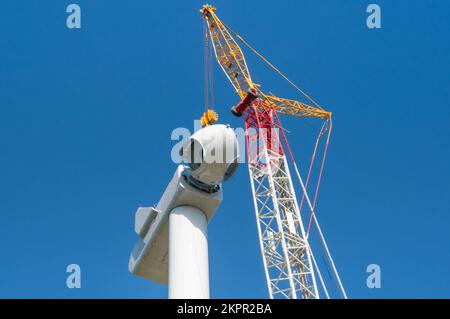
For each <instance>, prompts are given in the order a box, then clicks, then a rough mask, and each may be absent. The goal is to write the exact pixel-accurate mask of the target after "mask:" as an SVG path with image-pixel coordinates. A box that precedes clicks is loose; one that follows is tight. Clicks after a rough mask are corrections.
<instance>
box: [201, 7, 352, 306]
mask: <svg viewBox="0 0 450 319" xmlns="http://www.w3.org/2000/svg"><path fill="white" fill-rule="evenodd" d="M200 12H201V13H202V17H203V18H204V21H205V37H206V41H207V43H209V44H210V46H211V47H212V49H213V52H214V56H215V59H216V60H217V62H218V64H219V66H220V68H221V69H222V71H223V72H224V74H225V75H226V77H227V78H228V80H229V82H230V83H231V84H232V86H233V88H234V91H235V93H237V95H238V96H239V98H240V102H239V103H238V104H237V105H235V106H234V107H232V108H231V112H232V113H233V114H234V115H236V116H238V117H242V118H243V119H244V123H245V129H246V153H247V154H246V155H247V161H248V171H249V175H250V184H251V189H252V195H253V204H254V210H255V216H256V220H257V222H256V223H257V229H258V237H259V244H260V249H261V254H262V261H263V265H264V270H265V277H266V282H267V288H268V292H269V297H270V298H291V299H299V298H303V299H316V298H320V297H321V294H324V295H325V296H326V297H328V298H329V297H330V294H329V292H328V289H327V285H326V284H325V280H324V278H323V276H322V274H321V272H320V269H319V266H318V263H317V261H316V259H315V257H314V254H313V251H312V249H311V245H310V244H309V240H308V234H309V229H310V227H311V224H312V222H314V225H315V226H316V228H317V230H318V233H319V235H320V238H321V240H322V241H321V242H322V244H323V247H324V248H325V249H324V250H325V252H326V256H327V258H328V261H329V264H330V265H331V268H332V273H333V275H334V276H335V279H336V281H337V283H338V289H339V291H340V293H341V295H342V296H343V297H344V298H347V295H346V293H345V290H344V288H343V285H342V282H341V280H340V277H339V275H338V272H337V270H336V267H335V264H334V261H333V259H332V257H331V254H330V251H329V249H328V245H327V244H326V241H325V238H324V236H323V233H322V230H321V229H320V226H319V223H318V221H317V216H316V214H315V212H314V207H315V204H316V199H317V191H318V186H317V189H316V194H315V196H314V199H313V201H311V200H310V198H309V196H308V193H307V186H308V181H309V179H310V173H311V167H312V162H311V166H310V170H309V173H308V178H307V179H306V183H304V182H303V179H302V178H301V176H300V173H299V170H298V167H297V164H296V162H295V159H294V157H293V155H292V152H291V149H290V146H289V144H288V141H287V138H286V134H285V132H284V129H283V127H282V126H281V122H280V120H279V117H278V114H286V115H290V116H297V117H313V118H318V119H320V120H322V121H323V122H324V124H323V126H322V130H321V133H320V134H319V136H321V134H322V135H323V134H324V133H325V132H326V131H327V132H328V138H327V143H326V147H328V141H329V133H331V123H332V122H331V112H328V111H326V110H325V109H323V108H322V107H321V106H320V105H319V104H318V103H316V102H315V101H314V100H313V99H312V98H311V97H309V96H308V95H307V94H306V93H305V92H303V91H302V90H301V89H300V88H298V87H297V86H296V85H295V84H294V83H293V82H291V81H290V80H289V79H288V78H287V77H286V76H284V75H283V74H282V73H281V72H280V71H279V70H278V69H276V68H275V67H274V66H273V65H272V64H271V63H270V62H269V61H267V59H265V58H264V57H263V56H262V55H261V54H259V53H258V52H257V51H256V50H255V49H253V47H251V46H250V45H249V44H248V43H247V42H246V41H245V40H244V39H243V38H242V37H241V36H239V35H238V34H237V33H235V32H234V31H233V30H231V28H229V27H228V26H227V25H225V24H224V23H223V22H222V21H221V20H220V19H219V18H218V16H217V15H216V13H215V12H216V8H215V7H214V6H212V5H209V4H206V5H204V6H203V7H202V8H201V10H200ZM235 38H236V39H238V40H239V41H240V42H242V43H243V44H245V45H246V46H247V47H248V48H249V49H250V50H252V51H253V52H254V53H255V54H256V55H258V57H260V58H261V59H262V60H263V61H264V62H266V63H267V64H268V65H269V67H271V68H272V69H273V70H274V71H276V72H277V73H279V74H280V75H281V76H282V77H283V78H284V79H286V80H287V81H289V83H291V84H292V85H293V86H294V87H295V88H296V89H297V90H299V91H300V92H301V93H302V94H303V95H304V96H306V97H307V99H308V100H309V101H311V103H310V104H313V105H310V104H306V103H303V102H300V101H296V100H292V99H287V98H281V97H277V96H274V95H272V94H266V93H264V92H263V91H262V90H261V86H260V85H259V84H257V83H254V82H253V80H252V77H251V73H250V71H249V68H248V66H247V62H246V59H245V56H244V54H243V51H242V49H241V47H240V46H239V44H238V42H237V41H236V39H235ZM217 118H218V115H217V113H216V112H215V111H213V110H207V111H206V112H205V113H204V115H203V117H202V119H201V122H202V124H203V125H209V124H212V123H213V122H214V121H216V120H217ZM316 149H317V143H316ZM316 149H315V151H314V155H315V152H316ZM286 151H287V152H286ZM287 155H289V156H290V157H291V160H292V162H293V165H294V170H295V172H296V174H297V177H298V179H299V182H300V184H301V188H302V192H301V193H302V199H301V202H300V205H299V202H298V201H297V195H296V192H295V189H294V186H293V181H292V178H291V173H290V170H289V165H288V161H287ZM314 155H313V158H314ZM322 170H323V162H322V166H321V171H320V177H321V175H322ZM320 177H319V182H318V184H317V185H319V184H320ZM304 202H306V204H307V205H308V207H309V210H310V212H311V216H310V221H309V223H308V228H307V229H305V228H306V227H305V225H304V223H303V220H302V215H301V206H302V205H303V203H304ZM319 287H321V288H319Z"/></svg>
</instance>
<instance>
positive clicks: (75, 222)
mask: <svg viewBox="0 0 450 319" xmlns="http://www.w3.org/2000/svg"><path fill="white" fill-rule="evenodd" d="M374 2H375V1H374ZM69 3H70V2H69V1H66V2H65V1H39V2H37V1H26V0H20V1H12V0H9V1H3V2H2V4H1V12H0V48H1V49H0V105H1V110H2V113H1V116H0V252H1V254H2V262H1V263H0V273H1V274H2V276H1V280H0V297H42V298H48V297H62V298H78V297H87V298H91V297H99V298H109V297H124V298H152V297H157V298H165V297H166V287H164V286H162V285H159V284H156V283H152V282H149V281H146V280H143V279H141V278H136V277H133V276H132V275H131V274H129V273H128V270H127V265H128V257H129V253H130V250H131V248H132V246H133V245H134V243H135V241H136V240H137V237H136V235H135V233H134V231H133V228H134V220H133V219H134V212H135V209H136V207H137V206H139V205H153V204H155V203H156V202H157V201H158V200H159V197H160V195H161V194H162V191H163V190H164V188H165V186H166V184H167V182H168V181H169V179H170V177H171V176H172V174H173V172H174V170H175V168H176V166H175V164H174V163H172V162H171V159H170V152H171V149H172V146H173V145H174V144H175V141H171V139H170V135H171V132H172V130H173V129H174V128H176V127H187V128H192V126H193V122H192V121H193V120H194V119H196V118H198V117H199V116H200V115H201V113H202V111H203V56H202V54H203V47H202V24H201V20H200V14H199V12H198V9H199V8H200V7H201V5H202V4H203V3H202V2H201V1H180V0H178V1H172V2H171V3H170V4H166V3H164V2H162V1H160V2H154V1H151V2H149V1H143V0H139V1H114V2H111V1H100V0H98V1H85V0H84V1H81V0H79V1H76V3H78V4H79V5H80V6H81V10H82V28H81V30H69V29H68V28H67V27H66V26H65V19H66V16H67V14H66V12H65V8H66V6H67V5H68V4H69ZM369 3H371V2H369V1H356V0H354V1H344V0H326V1H320V2H319V1H312V0H302V1H278V2H274V1H261V0H258V1H256V0H251V1H245V2H244V3H242V1H237V0H235V1H215V2H214V3H213V4H214V5H216V6H217V7H218V8H219V10H218V15H219V16H220V17H221V18H222V19H223V20H224V21H225V22H227V24H228V25H230V26H232V27H233V29H234V30H236V31H237V32H238V33H240V34H241V35H243V36H244V37H245V38H246V39H247V40H248V41H249V42H250V43H251V44H252V45H253V46H254V47H256V48H257V49H259V51H261V53H263V54H264V55H265V56H267V57H268V58H269V59H270V60H271V61H272V62H273V63H274V64H275V65H277V66H278V67H279V68H280V69H281V70H283V71H284V72H285V73H286V74H287V75H288V76H289V77H290V78H291V79H292V80H293V81H294V82H296V83H297V84H298V85H299V86H300V87H302V88H303V89H305V90H306V91H308V92H309V93H310V94H311V95H312V96H314V97H315V98H316V99H317V100H318V101H319V103H320V104H321V105H323V106H324V107H325V108H327V109H329V110H330V111H332V112H333V114H334V133H333V137H332V142H331V146H330V151H329V157H328V162H327V166H326V171H325V177H324V180H323V184H322V188H321V194H320V198H319V204H318V205H319V206H318V216H319V218H320V221H321V225H322V228H323V230H324V232H325V235H326V237H327V240H328V242H329V245H330V248H331V250H332V252H333V256H334V259H335V262H336V264H337V266H338V268H339V270H340V273H341V277H342V280H343V283H344V285H345V287H346V289H347V291H348V294H349V296H350V297H354V298H372V297H380V298H381V297H386V298H395V297H450V290H449V288H448V287H449V286H450V275H449V273H448V264H449V262H450V255H449V243H450V234H449V232H448V228H449V227H448V225H449V223H450V214H449V213H450V209H449V208H450V202H449V196H448V194H449V191H450V185H449V176H450V171H449V165H448V163H449V159H450V152H449V147H448V137H449V133H450V129H449V125H448V119H449V115H450V111H449V107H448V106H449V100H450V92H449V89H450V85H449V75H448V74H449V71H450V57H449V54H448V52H449V49H450V48H449V41H448V39H449V32H450V21H449V19H448V12H449V10H450V3H449V2H448V1H444V0H436V1H419V0H410V1H406V0H398V1H376V3H378V4H380V5H381V9H382V28H381V29H379V30H369V29H368V28H367V27H366V24H365V20H366V17H367V13H366V7H367V5H368V4H369ZM249 64H250V69H251V71H252V73H253V74H254V76H255V78H256V81H259V82H260V83H262V84H263V86H264V87H267V89H268V90H269V89H270V90H272V91H274V92H276V93H279V94H280V95H283V96H289V97H293V98H296V96H295V95H294V91H292V90H291V89H289V88H288V87H287V84H286V83H285V82H283V81H281V80H280V79H279V78H278V77H276V76H274V75H273V74H271V73H269V72H268V71H267V69H266V68H265V67H264V66H263V65H262V64H261V63H259V62H257V60H256V59H254V58H251V57H249ZM215 102H216V110H217V111H218V112H219V113H220V115H221V121H222V122H224V123H230V124H231V125H233V126H240V125H242V123H241V120H240V119H237V118H234V117H233V116H232V115H231V114H230V113H229V111H228V110H229V106H230V105H232V104H234V103H236V102H237V98H236V96H235V95H234V93H233V91H232V89H231V86H230V84H229V83H228V82H227V81H226V79H225V77H224V76H223V75H222V74H221V73H220V72H219V70H218V69H217V66H216V65H215ZM282 121H283V123H284V124H285V126H286V128H287V129H289V130H290V131H291V133H290V134H289V136H288V138H289V140H290V143H291V145H292V146H293V148H294V149H295V153H296V156H298V158H299V160H300V164H301V165H302V163H304V162H303V161H302V159H303V157H304V158H305V159H306V158H307V157H306V155H309V153H308V152H309V151H310V149H309V148H308V147H309V146H310V143H311V140H313V138H314V137H313V136H312V135H309V134H307V133H306V132H307V128H309V129H310V131H309V132H311V130H314V128H317V129H318V125H319V124H318V123H317V122H311V121H303V120H302V119H299V118H295V119H294V118H286V117H282ZM303 123H305V124H303ZM306 123H307V124H306ZM305 127H306V129H305ZM304 132H305V133H304ZM302 150H305V151H303V152H302ZM303 166H304V165H303ZM300 169H302V166H301V167H300ZM302 171H304V169H303V170H302ZM224 192H225V199H224V202H223V205H222V206H221V208H220V209H219V211H218V212H217V213H216V216H215V217H214V219H213V220H212V222H211V224H210V225H209V240H210V242H209V243H210V275H211V296H212V297H228V298H229V297H238V298H240V297H252V298H258V297H266V296H267V292H266V286H265V282H264V274H263V267H262V262H261V257H260V252H259V245H258V242H257V231H256V224H255V220H254V212H253V207H252V202H251V191H250V184H249V180H248V173H247V170H246V167H245V166H241V167H240V168H239V170H238V172H237V174H236V175H235V176H234V177H233V178H232V179H231V180H230V181H229V182H228V183H227V184H226V185H225V186H224ZM72 263H76V264H79V265H80V266H81V269H82V288H81V289H72V290H70V289H68V288H67V287H66V276H67V273H66V271H65V270H66V266H67V265H68V264H72ZM372 263H376V264H379V265H380V266H381V269H382V287H381V289H368V288H367V286H366V277H367V275H368V274H367V273H366V271H365V270H366V266H367V265H368V264H372Z"/></svg>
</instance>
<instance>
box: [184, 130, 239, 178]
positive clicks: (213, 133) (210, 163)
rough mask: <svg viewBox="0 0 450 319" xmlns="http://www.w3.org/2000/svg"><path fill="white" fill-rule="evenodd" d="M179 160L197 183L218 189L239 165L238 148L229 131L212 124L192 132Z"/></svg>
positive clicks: (234, 135)
mask: <svg viewBox="0 0 450 319" xmlns="http://www.w3.org/2000/svg"><path fill="white" fill-rule="evenodd" d="M180 153H181V156H182V159H183V161H184V162H185V163H187V164H188V165H189V168H190V174H191V175H192V176H193V177H194V178H195V179H197V180H199V181H201V182H203V183H205V184H210V185H218V184H221V183H222V182H223V181H225V180H226V179H228V178H229V177H230V176H231V175H232V174H233V173H234V171H235V170H236V168H237V166H238V162H239V144H238V140H237V137H236V134H235V133H234V131H233V129H232V128H230V127H229V126H228V125H223V124H215V125H209V126H206V127H204V128H202V129H200V130H198V131H197V132H195V133H194V134H193V135H192V136H191V137H190V138H189V140H188V141H186V142H185V143H184V145H183V147H182V150H181V152H180Z"/></svg>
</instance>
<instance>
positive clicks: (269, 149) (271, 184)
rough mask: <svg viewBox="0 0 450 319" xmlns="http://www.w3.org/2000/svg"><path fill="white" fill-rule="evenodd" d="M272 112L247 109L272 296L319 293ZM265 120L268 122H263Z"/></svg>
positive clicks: (263, 249) (249, 148) (252, 169)
mask: <svg viewBox="0 0 450 319" xmlns="http://www.w3.org/2000/svg"><path fill="white" fill-rule="evenodd" d="M270 113H271V112H270V111H264V110H262V111H261V112H260V111H259V110H258V109H257V108H256V107H253V108H252V109H251V110H250V111H249V112H248V113H247V114H246V126H247V127H246V129H247V156H248V161H249V165H248V168H249V175H250V181H251V186H252V192H253V200H254V207H255V214H256V220H257V225H258V235H259V242H260V246H261V252H262V257H263V263H264V266H265V273H266V280H267V285H268V290H269V295H270V297H271V298H280V297H281V298H294V299H296V298H308V299H309V298H318V291H317V285H316V279H315V275H314V270H313V267H312V257H311V250H310V248H309V245H308V241H307V240H305V230H304V227H303V222H302V219H301V216H300V211H299V207H298V204H297V198H296V196H295V191H294V188H293V185H292V179H291V175H290V172H289V167H288V165H287V161H286V156H285V155H284V152H283V148H282V146H281V143H280V139H279V136H278V132H277V131H278V130H277V129H273V127H275V126H271V127H267V125H264V126H266V128H265V127H262V126H263V125H262V122H264V121H269V122H272V116H271V114H270ZM267 124H268V123H267Z"/></svg>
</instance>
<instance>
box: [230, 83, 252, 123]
mask: <svg viewBox="0 0 450 319" xmlns="http://www.w3.org/2000/svg"><path fill="white" fill-rule="evenodd" d="M257 97H258V94H257V93H256V90H255V89H249V90H248V91H247V95H246V96H245V97H244V98H243V99H242V100H241V101H240V102H239V103H238V104H237V105H235V106H233V107H232V108H231V113H233V115H235V116H237V117H241V116H242V112H244V111H245V110H246V109H247V107H248V106H249V105H250V104H252V102H253V101H254V100H255V99H256V98H257Z"/></svg>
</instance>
